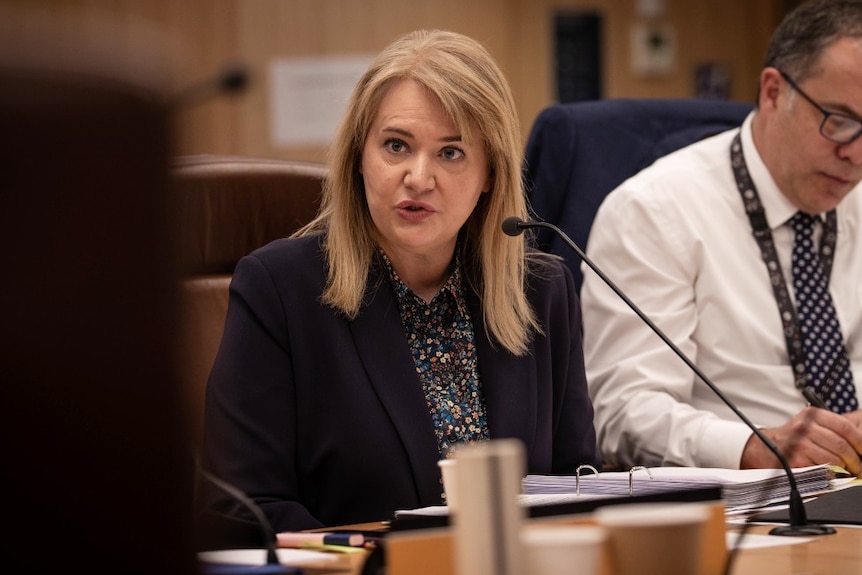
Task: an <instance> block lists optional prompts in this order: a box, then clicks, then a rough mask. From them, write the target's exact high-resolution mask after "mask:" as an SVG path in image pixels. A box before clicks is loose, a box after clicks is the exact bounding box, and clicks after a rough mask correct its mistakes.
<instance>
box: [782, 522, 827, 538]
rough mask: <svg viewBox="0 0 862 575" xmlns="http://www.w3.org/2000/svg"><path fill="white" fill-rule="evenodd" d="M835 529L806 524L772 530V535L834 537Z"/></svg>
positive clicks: (784, 526)
mask: <svg viewBox="0 0 862 575" xmlns="http://www.w3.org/2000/svg"><path fill="white" fill-rule="evenodd" d="M834 533H835V529H833V528H832V527H829V526H828V525H820V524H817V523H806V524H804V525H782V526H780V527H776V528H774V529H772V530H771V531H770V532H769V534H770V535H785V536H789V537H810V536H815V535H832V534H834Z"/></svg>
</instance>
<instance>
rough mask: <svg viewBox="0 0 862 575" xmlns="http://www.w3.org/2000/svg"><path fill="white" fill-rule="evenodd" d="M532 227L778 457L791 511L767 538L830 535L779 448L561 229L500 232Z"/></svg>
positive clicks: (515, 222)
mask: <svg viewBox="0 0 862 575" xmlns="http://www.w3.org/2000/svg"><path fill="white" fill-rule="evenodd" d="M531 228H545V229H547V230H551V231H552V232H553V233H554V234H556V235H557V236H558V237H559V238H560V239H561V240H563V242H565V244H566V245H567V246H569V247H570V248H571V249H572V250H574V252H575V253H576V254H578V257H580V258H581V260H583V262H584V263H585V264H587V266H589V267H590V269H591V270H593V271H594V272H595V273H596V274H597V275H598V276H599V277H600V278H601V279H602V281H603V282H605V284H607V286H608V287H609V288H611V289H612V290H613V291H614V293H616V294H617V296H619V298H620V299H621V300H623V301H624V302H625V303H626V305H628V306H629V307H630V308H631V309H632V311H634V312H635V313H636V314H637V315H638V317H639V318H641V320H643V322H644V323H645V324H647V326H649V328H650V329H651V330H652V331H653V332H654V333H655V334H656V335H657V336H659V337H660V338H661V340H662V341H663V342H664V343H665V344H666V345H667V346H668V347H669V348H670V349H671V350H673V352H674V353H675V354H676V355H677V356H678V357H679V358H680V359H681V360H682V361H684V362H685V364H686V365H687V366H688V367H689V368H690V369H691V370H692V371H693V372H694V373H695V374H696V375H697V376H698V377H699V378H700V379H701V381H703V382H704V383H705V384H706V385H707V386H709V388H710V389H711V390H712V392H713V393H715V395H717V396H718V398H719V399H721V400H722V401H723V402H724V403H725V404H726V405H727V407H729V408H730V409H731V411H733V413H735V414H736V416H737V417H738V418H739V419H740V420H741V421H742V422H743V423H744V424H746V425H747V426H748V427H749V428H750V429H751V431H752V432H753V433H754V435H756V436H757V438H758V439H759V440H760V441H762V442H763V444H764V445H766V447H767V448H768V449H769V451H771V452H772V454H773V455H775V457H776V458H778V461H779V462H780V463H781V467H782V468H783V469H784V473H785V474H787V480H788V483H789V485H790V509H789V517H790V523H789V525H782V526H780V527H775V528H774V529H772V530H771V531H770V532H769V533H770V535H795V536H809V535H830V534H832V533H835V529H833V528H832V527H829V526H827V525H820V524H817V523H809V522H808V514H807V513H806V511H805V505H804V504H803V503H802V495H801V494H800V493H799V487H798V486H797V485H796V477H794V475H793V471H792V470H791V469H790V464H789V463H788V462H787V459H786V458H785V457H784V455H783V454H782V453H781V451H780V450H779V449H778V447H777V446H776V445H775V444H774V443H773V442H772V441H771V440H770V439H769V438H768V437H766V435H764V433H763V432H762V431H760V429H758V428H757V426H755V425H754V424H753V423H752V422H751V420H749V419H748V417H746V416H745V414H744V413H742V412H741V411H740V410H739V408H738V407H736V405H735V404H734V403H733V402H732V401H731V400H730V398H729V397H727V396H726V395H725V394H724V392H722V391H721V390H720V389H719V388H718V386H717V385H715V383H713V382H712V380H710V379H709V378H708V377H707V376H706V374H705V373H703V371H701V369H700V368H699V367H697V365H695V363H694V362H693V361H692V360H691V359H689V357H688V356H687V355H685V354H684V353H683V352H682V350H681V349H679V347H677V345H676V344H675V343H674V342H673V341H671V339H670V338H669V337H668V336H667V335H666V334H665V333H664V332H663V331H662V330H661V329H659V327H658V326H657V325H655V323H653V321H652V320H651V319H650V318H649V317H648V316H647V315H646V314H645V313H644V312H643V311H642V310H641V309H640V308H639V307H638V306H637V305H635V303H634V302H633V301H632V300H631V299H629V297H628V296H627V295H626V294H625V293H623V291H622V290H621V289H620V288H619V287H617V285H616V284H615V283H614V282H612V281H611V279H610V278H609V277H608V276H607V275H605V273H604V272H603V271H602V270H601V269H599V268H598V266H596V264H594V263H593V262H592V260H590V258H589V257H587V254H585V253H584V251H583V250H582V249H581V248H580V247H578V245H577V244H576V243H575V242H574V241H572V239H571V238H570V237H569V236H567V235H566V234H565V233H564V232H563V231H562V230H561V229H560V228H558V227H557V226H555V225H553V224H549V223H547V222H538V221H528V222H525V221H523V220H521V219H520V218H518V217H515V216H512V217H509V218H506V219H505V220H504V221H503V232H504V233H505V234H506V235H509V236H519V235H521V234H522V233H524V230H527V229H531Z"/></svg>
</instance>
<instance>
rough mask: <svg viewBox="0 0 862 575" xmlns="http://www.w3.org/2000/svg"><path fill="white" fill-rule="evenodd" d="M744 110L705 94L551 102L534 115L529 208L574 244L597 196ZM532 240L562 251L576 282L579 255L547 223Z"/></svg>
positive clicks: (527, 169) (527, 170)
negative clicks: (700, 95)
mask: <svg viewBox="0 0 862 575" xmlns="http://www.w3.org/2000/svg"><path fill="white" fill-rule="evenodd" d="M751 110H752V105H751V104H747V103H742V102H730V101H724V100H706V99H693V98H692V99H687V98H681V99H662V98H652V99H609V100H596V101H588V102H575V103H568V104H555V105H552V106H549V107H547V108H545V109H544V110H542V111H541V112H540V113H539V115H538V116H537V118H536V120H535V122H534V124H533V127H532V129H531V132H530V135H529V138H528V140H527V145H526V152H525V165H524V178H525V182H526V185H527V191H528V198H529V202H530V206H531V211H532V213H533V216H534V217H535V218H536V219H537V220H542V221H545V222H548V223H551V224H554V225H556V226H557V227H559V228H560V229H561V230H562V231H563V232H565V233H566V234H567V235H569V236H570V237H571V238H572V240H574V242H575V243H576V244H577V245H578V246H580V247H581V248H582V249H586V245H587V238H588V236H589V232H590V227H591V226H592V222H593V217H594V216H595V214H596V210H598V207H599V204H601V202H602V200H604V198H605V196H606V195H607V194H608V192H610V191H611V190H613V189H614V188H615V187H616V186H617V185H619V184H620V183H622V182H623V181H624V180H625V179H627V178H628V177H629V176H632V175H634V174H636V173H637V172H639V171H640V170H641V169H643V168H645V167H647V166H649V165H650V164H652V163H653V162H654V161H655V160H656V159H657V158H659V157H661V156H663V155H665V154H667V153H669V152H672V151H674V150H676V149H678V148H681V147H683V146H686V145H688V144H690V143H692V142H695V141H697V140H700V139H702V138H705V137H707V136H711V135H713V134H716V133H718V132H721V131H723V130H727V129H730V128H733V127H735V126H739V125H740V124H741V123H742V121H743V120H744V119H745V116H746V115H747V114H748V113H749V112H750V111H751ZM536 238H537V241H538V245H539V248H540V249H542V250H543V251H547V252H551V253H555V254H558V255H560V256H562V257H563V258H564V259H565V261H566V263H567V264H568V265H569V267H570V268H571V270H572V273H573V274H574V276H575V282H576V284H577V286H578V288H579V289H580V285H581V271H580V263H581V262H580V258H579V257H578V256H577V254H575V253H573V252H572V250H571V249H570V248H569V247H568V246H567V245H566V244H565V243H563V242H562V241H561V240H560V239H559V238H558V237H557V236H556V235H554V234H553V233H552V232H551V231H550V230H545V229H541V230H539V231H538V232H537V233H536Z"/></svg>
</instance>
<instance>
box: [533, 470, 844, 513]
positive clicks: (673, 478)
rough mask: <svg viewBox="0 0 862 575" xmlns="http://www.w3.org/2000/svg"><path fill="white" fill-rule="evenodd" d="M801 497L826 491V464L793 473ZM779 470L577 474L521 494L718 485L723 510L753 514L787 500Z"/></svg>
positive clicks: (550, 478) (540, 478)
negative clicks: (760, 508) (578, 475)
mask: <svg viewBox="0 0 862 575" xmlns="http://www.w3.org/2000/svg"><path fill="white" fill-rule="evenodd" d="M792 471H793V476H794V478H795V479H796V484H797V487H798V488H799V492H800V494H801V495H803V496H804V495H808V494H814V493H820V492H823V491H826V490H828V489H829V479H830V478H831V476H832V472H831V471H830V469H829V467H828V466H826V465H812V466H810V467H800V468H795V469H793V470H792ZM789 483H790V482H789V480H788V478H787V475H786V474H785V472H784V470H783V469H742V470H740V469H719V468H710V467H648V468H647V467H642V468H637V469H636V470H634V471H632V472H629V471H615V472H602V473H599V474H588V475H581V476H580V478H578V477H577V476H575V475H528V476H526V477H525V478H524V480H523V482H522V490H523V492H524V493H525V494H533V495H534V494H552V493H569V494H572V493H577V492H578V491H579V492H580V493H581V494H583V495H585V496H596V495H604V496H626V495H646V494H658V493H666V492H673V491H680V490H685V489H697V488H703V487H710V486H717V487H720V489H721V494H722V498H723V499H724V500H725V505H726V507H727V509H728V511H742V510H746V509H755V508H758V507H763V506H765V505H770V504H772V503H778V502H782V501H786V500H787V499H788V497H789V494H790V485H789Z"/></svg>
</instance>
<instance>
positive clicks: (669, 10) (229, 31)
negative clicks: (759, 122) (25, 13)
mask: <svg viewBox="0 0 862 575" xmlns="http://www.w3.org/2000/svg"><path fill="white" fill-rule="evenodd" d="M0 3H5V4H7V5H12V6H13V7H14V6H19V7H21V9H22V10H23V9H28V10H30V9H34V8H35V7H38V8H45V9H49V10H50V11H52V12H57V11H64V12H70V13H73V14H75V15H78V16H83V17H84V18H96V17H99V18H107V19H110V20H113V21H114V22H115V23H116V26H117V27H119V28H121V29H122V28H129V29H130V30H131V29H133V28H134V27H135V26H136V25H137V24H138V23H139V22H141V21H144V22H147V23H149V24H154V25H156V26H157V27H159V28H160V29H161V30H163V33H164V40H163V41H164V42H165V43H166V44H167V48H168V51H169V52H170V54H171V59H170V68H171V69H170V71H169V75H170V78H171V82H172V85H173V88H174V89H175V90H177V91H179V90H181V89H182V88H183V87H186V86H189V85H193V84H194V83H196V82H198V81H201V80H203V79H204V78H206V77H208V76H210V75H213V74H215V73H217V72H218V71H219V69H220V68H221V67H222V66H223V65H225V64H226V63H230V62H234V61H236V62H243V63H245V64H246V65H247V66H248V68H249V70H250V72H251V79H252V82H251V83H250V85H249V87H248V89H247V90H246V91H244V92H243V93H241V94H239V95H237V96H236V97H222V98H214V99H211V100H210V101H207V102H203V103H200V104H197V105H194V106H188V107H184V108H180V109H178V110H177V113H176V132H175V133H176V137H175V153H176V154H192V153H220V154H241V155H254V156H268V157H283V158H293V159H302V160H311V161H321V160H323V158H324V149H323V148H322V147H307V148H290V147H283V146H276V145H275V144H274V143H273V141H272V137H271V133H270V132H271V130H270V117H269V109H270V104H269V101H268V98H269V85H268V78H267V74H268V70H269V65H270V64H271V62H272V60H273V59H274V58H285V57H287V58H289V57H307V56H325V55H352V54H371V53H375V52H377V51H378V50H380V49H381V48H382V47H383V46H384V45H385V44H387V43H388V42H390V41H391V40H393V39H394V38H395V37H397V36H399V35H400V34H402V33H404V32H406V31H409V30H412V29H415V28H420V27H424V28H431V27H439V28H449V29H452V30H456V31H459V32H462V33H465V34H468V35H470V36H473V37H475V38H476V39H478V40H480V41H481V42H482V43H484V44H485V46H486V47H487V48H488V49H489V50H490V52H491V53H492V54H493V55H494V57H495V58H496V59H497V60H498V62H499V63H500V65H501V67H502V68H503V69H504V71H505V73H506V74H507V76H508V78H509V79H510V82H511V84H512V88H513V90H514V92H515V97H516V100H517V102H518V110H519V115H520V119H521V124H522V132H523V134H524V138H525V140H526V136H527V133H528V131H529V128H530V125H531V124H532V121H533V119H534V118H535V116H536V114H537V113H538V112H539V111H540V110H541V109H542V108H544V107H545V106H547V105H549V104H552V103H554V99H555V94H554V67H555V62H554V56H553V41H554V39H553V17H554V14H555V13H557V12H561V11H562V12H578V11H590V12H597V13H599V14H601V15H602V17H603V46H602V49H603V55H604V56H603V58H604V62H603V67H602V74H603V78H602V81H603V85H604V93H605V97H608V98H617V97H688V96H693V95H694V70H695V67H696V66H698V65H699V64H703V63H707V62H716V63H720V64H722V65H723V66H725V67H726V69H727V70H728V71H729V72H730V74H731V99H734V100H746V101H750V100H753V99H754V97H755V94H756V85H757V75H758V72H759V69H760V65H761V61H762V58H763V53H764V51H765V48H766V45H767V43H768V41H769V36H770V35H771V33H772V30H773V29H774V27H775V25H776V24H777V23H778V21H779V20H780V19H781V17H782V15H783V14H784V11H785V10H786V9H787V7H788V4H790V3H792V2H789V1H788V0H659V1H658V2H657V4H659V5H661V6H663V11H662V13H661V14H660V15H659V16H656V17H653V19H655V20H657V21H659V22H661V23H662V24H667V25H670V26H671V27H672V28H673V30H674V33H675V36H676V46H677V57H676V60H675V64H674V66H673V68H672V69H671V70H670V71H669V72H668V73H667V74H664V75H662V76H660V77H641V76H638V75H636V74H634V73H633V72H632V70H631V62H630V55H631V46H630V31H631V28H632V26H633V25H635V24H636V23H638V22H641V21H644V20H646V18H647V17H646V16H644V15H642V13H641V12H640V10H639V6H641V5H643V2H642V1H641V0H411V1H409V2H405V1H403V0H402V1H393V0H147V1H146V2H142V1H139V0H0ZM649 4H656V2H649ZM7 7H8V6H7ZM162 48H164V46H163V47H162ZM333 113H335V114H339V115H340V111H339V110H335V111H333Z"/></svg>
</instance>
